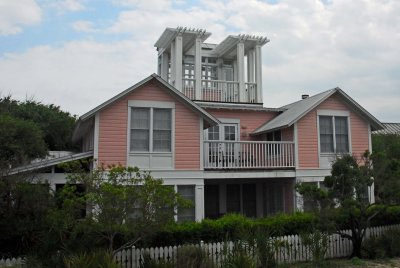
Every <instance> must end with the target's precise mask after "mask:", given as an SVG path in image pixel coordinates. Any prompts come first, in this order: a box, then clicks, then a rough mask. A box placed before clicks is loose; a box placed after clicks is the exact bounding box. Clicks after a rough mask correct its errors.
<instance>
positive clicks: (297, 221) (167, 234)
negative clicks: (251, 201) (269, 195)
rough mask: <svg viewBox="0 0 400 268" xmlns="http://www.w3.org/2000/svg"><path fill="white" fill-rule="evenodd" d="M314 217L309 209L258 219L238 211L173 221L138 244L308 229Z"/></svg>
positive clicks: (294, 231) (166, 244)
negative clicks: (199, 218)
mask: <svg viewBox="0 0 400 268" xmlns="http://www.w3.org/2000/svg"><path fill="white" fill-rule="evenodd" d="M316 221H318V218H317V217H316V216H315V215H314V214H312V213H295V214H280V215H276V216H272V217H267V218H262V219H249V218H246V217H244V216H242V215H238V214H227V215H225V216H224V217H222V218H219V219H217V220H209V219H204V220H203V221H201V222H185V223H182V224H177V223H173V224H170V225H168V226H167V227H166V228H165V229H164V230H162V231H160V232H157V233H156V234H154V236H153V237H152V238H151V239H150V240H147V241H142V242H143V244H142V245H140V246H170V245H179V244H185V243H193V244H198V243H200V241H204V242H206V243H207V242H215V241H225V240H236V239H240V238H241V230H246V231H248V232H254V231H255V230H259V229H262V230H265V232H267V233H269V234H270V235H271V236H279V235H288V234H296V233H300V232H305V231H311V226H315V222H316Z"/></svg>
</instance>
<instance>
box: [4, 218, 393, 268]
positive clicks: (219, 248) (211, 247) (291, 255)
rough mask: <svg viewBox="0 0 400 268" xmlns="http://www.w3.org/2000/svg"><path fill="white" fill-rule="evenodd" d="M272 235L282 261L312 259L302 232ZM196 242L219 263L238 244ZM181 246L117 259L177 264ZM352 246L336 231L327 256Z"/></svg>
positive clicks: (124, 265) (130, 264)
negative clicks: (145, 258) (148, 260)
mask: <svg viewBox="0 0 400 268" xmlns="http://www.w3.org/2000/svg"><path fill="white" fill-rule="evenodd" d="M393 229H400V224H397V225H388V226H378V227H371V228H368V229H367V230H366V233H365V239H368V238H375V237H379V236H381V235H382V234H383V233H385V232H386V231H387V230H393ZM342 233H345V234H349V235H350V234H351V231H350V230H343V231H342ZM272 239H274V241H275V242H279V244H280V245H281V246H277V247H276V250H275V258H276V260H277V262H278V263H293V262H299V261H308V260H311V258H312V252H310V250H309V249H308V248H307V247H306V246H304V245H303V243H302V241H301V237H300V236H299V235H287V236H281V237H274V238H272ZM276 244H277V243H275V245H276ZM195 246H198V247H201V248H202V249H203V250H204V251H205V252H206V253H207V254H208V256H210V259H212V260H213V262H214V263H215V264H216V265H217V267H218V266H219V265H221V264H222V262H223V261H224V258H226V256H227V255H228V254H230V253H231V252H232V251H233V250H234V247H235V244H234V243H233V242H232V241H229V242H214V243H203V242H201V243H200V244H198V245H195ZM242 246H244V248H245V250H246V251H247V253H248V254H249V255H251V256H255V254H256V253H255V252H254V248H253V247H251V246H249V245H248V244H245V243H243V244H242ZM180 247H182V246H181V245H179V246H169V247H155V248H153V247H152V248H135V247H134V246H133V247H130V248H125V249H122V250H119V251H118V252H115V254H114V260H115V262H116V263H117V264H118V265H119V266H120V267H121V268H139V267H140V266H141V264H142V263H143V261H144V257H145V256H146V255H147V256H149V257H150V258H151V259H154V260H159V261H160V260H163V261H168V262H171V263H173V264H176V260H177V252H178V250H179V248H180ZM352 249H353V247H352V243H351V241H350V240H349V239H347V238H343V237H341V236H340V234H337V233H335V234H332V235H329V236H328V241H327V251H326V254H325V258H340V257H347V256H350V254H351V252H352ZM13 260H15V259H13ZM13 260H10V259H8V260H7V261H8V262H6V260H1V259H0V267H7V266H5V265H8V264H9V263H11V264H13V262H12V261H13ZM15 261H16V263H17V262H18V263H22V259H17V260H15ZM11 264H10V265H11Z"/></svg>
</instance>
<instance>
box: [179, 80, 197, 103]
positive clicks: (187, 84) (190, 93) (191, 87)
mask: <svg viewBox="0 0 400 268" xmlns="http://www.w3.org/2000/svg"><path fill="white" fill-rule="evenodd" d="M195 83H196V79H192V78H184V79H183V81H182V93H183V94H185V96H186V97H188V98H189V99H191V100H195V99H196V91H195Z"/></svg>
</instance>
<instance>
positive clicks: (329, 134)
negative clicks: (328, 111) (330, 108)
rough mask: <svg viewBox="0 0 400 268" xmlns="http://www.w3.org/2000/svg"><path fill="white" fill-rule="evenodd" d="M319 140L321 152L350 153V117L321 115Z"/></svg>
mask: <svg viewBox="0 0 400 268" xmlns="http://www.w3.org/2000/svg"><path fill="white" fill-rule="evenodd" d="M319 142H320V150H321V153H348V152H349V127H348V117H346V116H326V115H320V116H319Z"/></svg>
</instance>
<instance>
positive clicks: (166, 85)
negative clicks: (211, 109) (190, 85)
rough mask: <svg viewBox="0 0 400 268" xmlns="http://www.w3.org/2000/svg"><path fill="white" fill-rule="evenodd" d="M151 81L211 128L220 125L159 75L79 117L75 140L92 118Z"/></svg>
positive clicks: (154, 75) (148, 78)
mask: <svg viewBox="0 0 400 268" xmlns="http://www.w3.org/2000/svg"><path fill="white" fill-rule="evenodd" d="M150 81H155V82H156V83H158V84H160V85H161V87H160V88H162V89H165V90H166V91H168V93H169V94H171V95H172V96H174V97H176V98H177V99H179V100H180V101H181V102H182V103H183V104H185V105H186V106H187V107H189V108H190V109H191V110H192V111H194V112H195V113H197V114H199V115H200V116H201V117H202V118H203V119H204V120H205V121H206V122H207V123H208V124H210V126H213V125H217V124H219V121H218V119H216V118H215V117H214V116H212V115H211V114H209V113H208V112H207V111H206V110H204V109H203V108H201V107H200V106H199V105H197V104H196V103H194V102H193V101H191V100H190V99H189V98H188V97H186V96H185V95H184V94H183V93H182V92H180V91H178V90H177V89H176V88H174V87H173V86H172V85H170V84H169V83H168V82H167V81H165V80H164V79H162V78H161V77H160V76H158V75H157V74H152V75H150V76H149V77H147V78H145V79H143V80H142V81H140V82H138V83H137V84H135V85H133V86H131V87H130V88H128V89H126V90H124V91H122V92H121V93H119V94H118V95H116V96H114V97H112V98H111V99H109V100H107V101H105V102H103V103H102V104H100V105H99V106H97V107H96V108H94V109H92V110H90V111H89V112H87V113H85V114H84V115H82V116H81V117H79V119H78V122H77V125H76V128H75V131H74V134H73V140H77V139H79V138H80V137H81V136H82V135H83V134H84V131H83V130H84V125H85V122H86V121H87V120H89V119H91V118H93V117H94V115H95V114H96V113H97V112H99V111H101V110H102V109H104V108H105V107H107V106H109V105H111V104H112V103H114V102H116V101H118V100H119V99H121V98H123V97H125V96H126V95H128V94H130V93H132V92H133V91H135V90H136V89H138V88H141V87H142V86H143V85H145V84H146V83H149V82H150Z"/></svg>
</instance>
